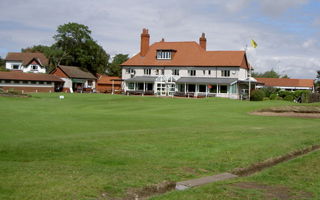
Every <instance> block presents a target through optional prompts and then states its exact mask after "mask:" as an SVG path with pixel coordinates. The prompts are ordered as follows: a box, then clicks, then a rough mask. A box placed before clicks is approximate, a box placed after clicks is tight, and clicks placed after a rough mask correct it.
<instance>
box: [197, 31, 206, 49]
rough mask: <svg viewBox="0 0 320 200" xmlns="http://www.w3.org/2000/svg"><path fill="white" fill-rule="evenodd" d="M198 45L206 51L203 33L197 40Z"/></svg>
mask: <svg viewBox="0 0 320 200" xmlns="http://www.w3.org/2000/svg"><path fill="white" fill-rule="evenodd" d="M199 44H200V46H201V48H203V49H204V50H206V49H207V38H206V35H205V34H204V33H202V35H201V37H200V39H199Z"/></svg>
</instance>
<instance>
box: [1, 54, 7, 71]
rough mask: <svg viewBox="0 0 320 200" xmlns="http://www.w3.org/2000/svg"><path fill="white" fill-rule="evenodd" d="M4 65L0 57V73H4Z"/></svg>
mask: <svg viewBox="0 0 320 200" xmlns="http://www.w3.org/2000/svg"><path fill="white" fill-rule="evenodd" d="M4 65H5V61H4V59H2V58H1V56H0V71H6V68H5V66H4Z"/></svg>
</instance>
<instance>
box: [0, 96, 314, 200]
mask: <svg viewBox="0 0 320 200" xmlns="http://www.w3.org/2000/svg"><path fill="white" fill-rule="evenodd" d="M59 95H60V94H35V95H33V97H32V98H7V97H0V199H19V200H21V199H59V200H60V199H97V198H102V197H101V194H103V193H106V194H107V195H108V196H109V197H121V196H124V195H125V193H126V191H127V190H128V189H129V188H141V187H144V186H146V185H150V184H156V183H160V182H162V181H164V180H170V181H182V180H186V179H190V178H195V177H201V176H206V175H213V174H216V173H220V172H225V171H228V170H231V169H234V168H236V167H245V166H248V165H250V164H251V163H255V162H258V161H262V160H265V159H267V158H269V157H273V156H278V155H282V154H285V153H287V152H290V151H292V150H295V149H297V148H302V147H305V146H310V145H312V144H319V143H320V133H319V128H320V123H319V122H320V119H298V118H288V117H263V116H252V115H248V114H247V113H248V112H250V111H253V110H256V109H260V108H266V107H270V106H277V105H290V104H291V103H288V102H284V101H265V102H246V101H237V100H228V99H219V98H209V99H171V98H156V97H127V96H115V95H114V96H112V95H99V94H69V95H65V99H64V100H59V98H58V96H59ZM318 105H319V104H318ZM318 155H319V154H318ZM261 176H262V177H260V178H261V179H264V178H263V175H261ZM318 177H319V175H318ZM268 180H269V181H270V182H272V181H273V182H277V180H279V179H275V180H272V179H271V178H270V179H267V180H266V181H268ZM318 184H319V183H318ZM212 187H213V190H215V189H214V188H216V186H214V185H213V186H212ZM221 187H222V186H221ZM197 189H201V188H197ZM197 189H196V190H197ZM196 190H190V191H191V192H192V191H196ZM217 190H218V189H217ZM190 191H185V192H178V193H176V192H173V193H172V194H169V195H168V196H167V195H165V196H164V198H163V199H170V197H171V196H170V195H173V196H172V198H171V199H177V198H176V197H177V196H176V195H181V194H182V195H183V194H188V193H190ZM312 191H313V192H316V191H315V190H312ZM201 193H203V192H199V195H200V196H198V197H197V198H199V199H206V198H207V196H206V195H205V194H206V193H205V192H204V193H203V195H202V196H201ZM159 198H162V197H159ZM178 199H179V198H178ZM182 199H183V198H182ZM191 199H192V198H191ZM208 199H211V197H210V198H208Z"/></svg>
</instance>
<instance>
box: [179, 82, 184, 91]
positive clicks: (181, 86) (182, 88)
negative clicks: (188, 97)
mask: <svg viewBox="0 0 320 200" xmlns="http://www.w3.org/2000/svg"><path fill="white" fill-rule="evenodd" d="M178 91H179V92H185V85H184V84H179V85H178Z"/></svg>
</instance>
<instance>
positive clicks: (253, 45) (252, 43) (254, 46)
mask: <svg viewBox="0 0 320 200" xmlns="http://www.w3.org/2000/svg"><path fill="white" fill-rule="evenodd" d="M251 46H252V47H253V48H257V46H258V44H257V43H256V41H254V40H251Z"/></svg>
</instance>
